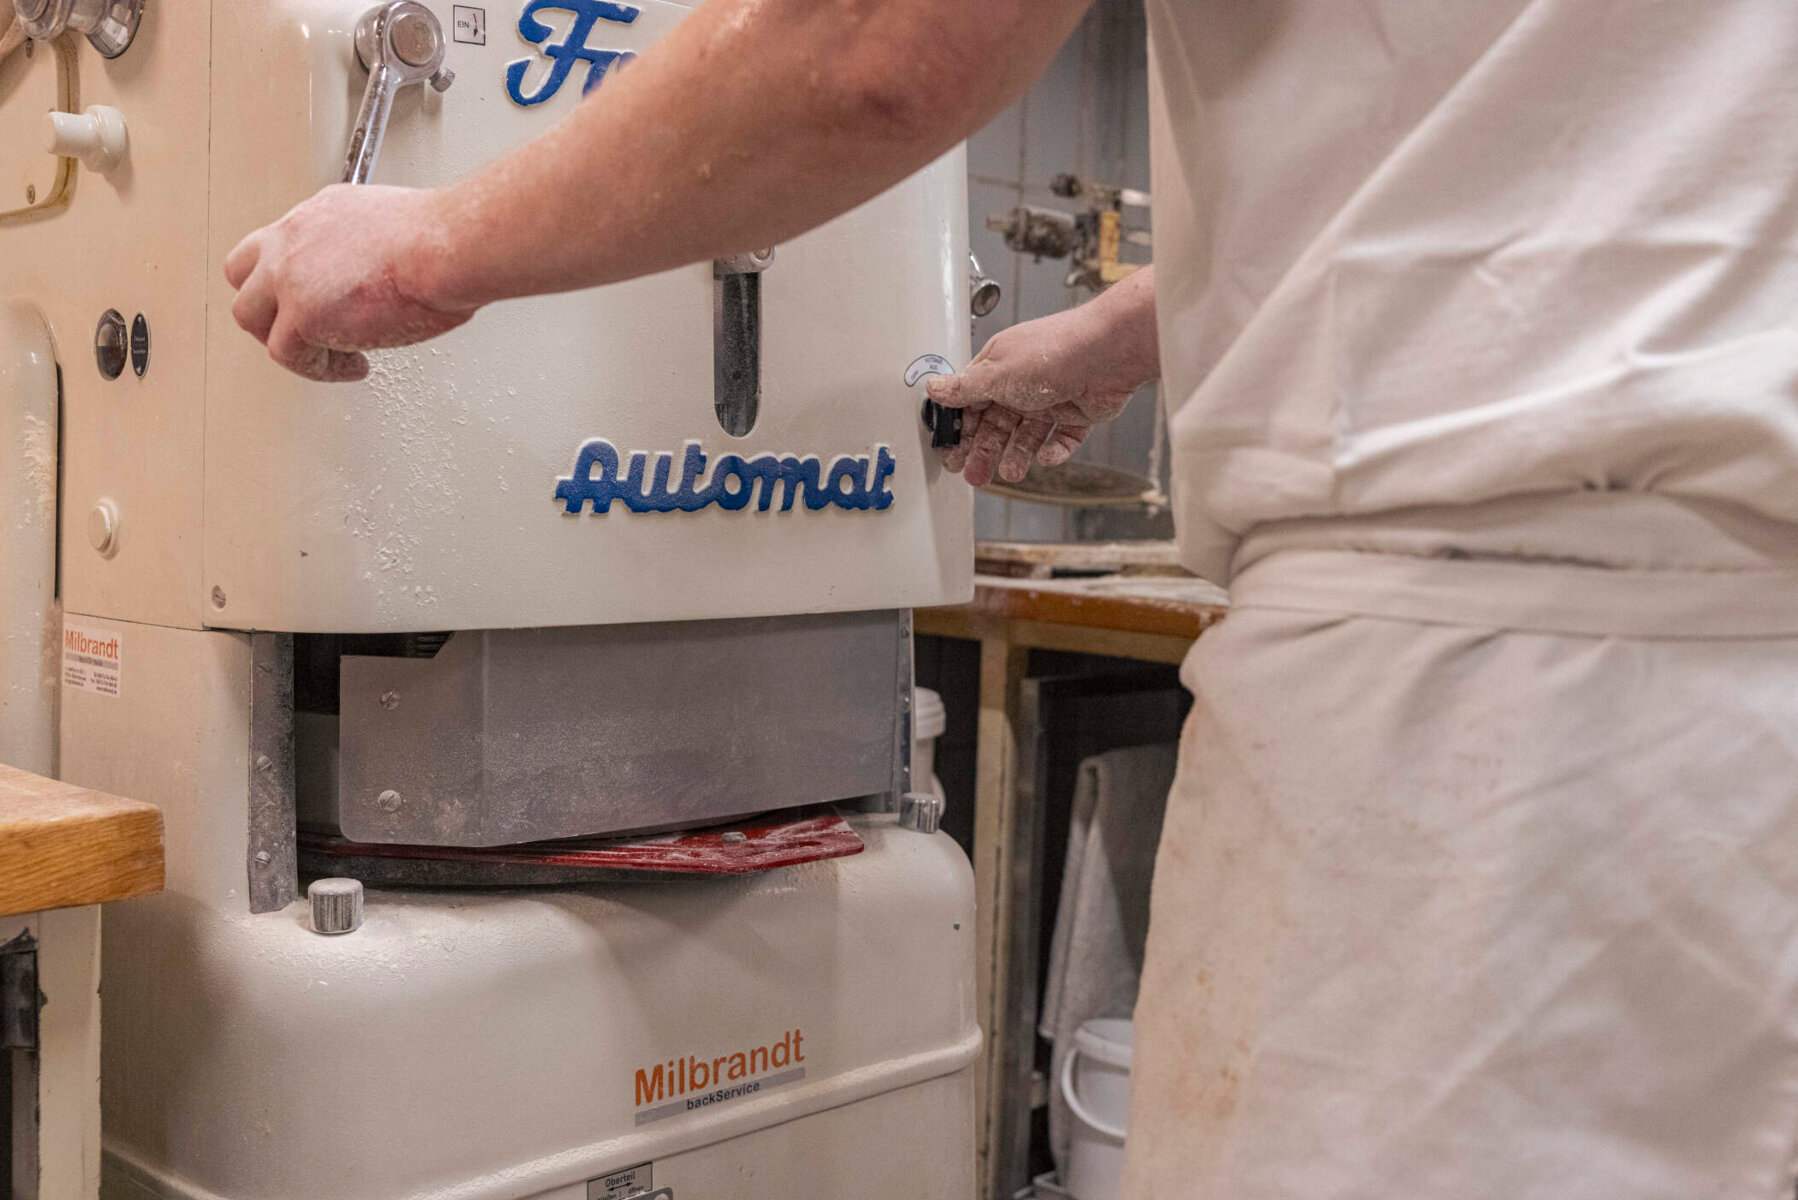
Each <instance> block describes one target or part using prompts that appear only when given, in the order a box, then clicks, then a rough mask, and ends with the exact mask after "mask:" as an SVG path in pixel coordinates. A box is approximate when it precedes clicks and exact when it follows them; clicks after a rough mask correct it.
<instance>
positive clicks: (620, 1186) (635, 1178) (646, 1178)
mask: <svg viewBox="0 0 1798 1200" xmlns="http://www.w3.org/2000/svg"><path fill="white" fill-rule="evenodd" d="M654 1165H655V1164H654V1163H644V1164H642V1165H641V1166H636V1167H626V1168H625V1169H624V1170H622V1171H614V1172H612V1173H611V1174H610V1175H601V1176H600V1177H599V1178H598V1179H589V1180H588V1181H587V1200H624V1198H625V1197H626V1196H640V1195H642V1194H643V1193H645V1192H648V1191H652V1190H654V1188H655V1183H654V1181H653V1178H652V1176H651V1173H650V1168H651V1167H653V1166H654Z"/></svg>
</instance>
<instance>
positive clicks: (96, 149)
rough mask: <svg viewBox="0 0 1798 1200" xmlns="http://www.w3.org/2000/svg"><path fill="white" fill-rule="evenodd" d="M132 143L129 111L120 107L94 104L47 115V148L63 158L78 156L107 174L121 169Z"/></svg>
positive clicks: (84, 163) (86, 163) (45, 131)
mask: <svg viewBox="0 0 1798 1200" xmlns="http://www.w3.org/2000/svg"><path fill="white" fill-rule="evenodd" d="M129 146H130V138H129V136H128V134H127V132H126V129H125V114H123V113H121V112H120V111H119V110H118V109H116V108H110V107H108V106H107V105H104V104H93V105H89V106H88V110H87V111H86V112H84V113H67V112H52V113H46V114H45V115H44V149H46V150H48V151H49V152H50V153H52V154H57V155H61V156H62V157H63V158H78V159H80V160H81V165H82V166H84V167H86V168H87V169H88V170H90V171H98V172H99V173H100V174H102V175H105V174H108V173H110V172H112V171H114V170H116V169H118V167H119V164H121V163H123V162H124V161H125V151H126V150H127V149H128V148H129Z"/></svg>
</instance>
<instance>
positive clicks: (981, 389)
mask: <svg viewBox="0 0 1798 1200" xmlns="http://www.w3.org/2000/svg"><path fill="white" fill-rule="evenodd" d="M1006 383H1007V372H1006V371H1005V370H1004V368H1002V367H998V366H995V365H994V364H993V362H992V361H991V360H990V359H987V358H985V357H981V358H976V359H975V360H974V361H973V362H971V363H969V364H968V365H967V366H966V367H965V368H964V369H963V370H962V372H961V374H959V375H932V376H931V377H930V378H929V379H928V380H926V381H925V383H924V390H925V391H926V392H927V393H929V395H930V398H931V399H932V400H935V401H936V402H937V403H938V404H941V405H942V406H943V407H944V408H967V407H969V406H970V405H974V404H992V403H994V402H997V401H1003V400H1005V399H1006V396H1005V394H1004V392H1005V385H1006Z"/></svg>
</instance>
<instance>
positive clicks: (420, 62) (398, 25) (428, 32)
mask: <svg viewBox="0 0 1798 1200" xmlns="http://www.w3.org/2000/svg"><path fill="white" fill-rule="evenodd" d="M444 50H445V44H444V37H443V26H442V24H440V23H439V22H438V20H437V14H436V13H434V12H432V11H431V10H430V9H428V8H426V7H425V6H424V5H423V4H420V3H419V2H418V0H389V2H388V3H386V4H383V5H381V6H379V7H378V8H371V9H369V10H368V11H367V12H366V13H364V14H362V19H361V20H360V21H358V22H357V23H356V57H357V58H358V59H360V60H361V62H362V65H363V67H364V68H366V69H367V71H368V86H367V87H366V88H364V89H363V92H362V107H361V109H360V110H358V111H357V113H356V127H355V129H354V130H352V131H351V133H350V150H349V154H348V156H347V157H346V158H345V160H344V164H343V181H344V182H345V183H367V182H368V180H369V176H371V175H373V174H374V170H375V161H376V160H377V159H378V158H380V156H381V141H382V139H383V138H384V137H385V136H386V134H387V118H388V117H389V116H390V115H391V114H392V112H393V98H394V96H395V95H396V94H398V92H399V90H400V89H401V88H403V87H407V86H409V85H411V84H414V83H424V82H428V83H430V85H431V86H432V87H433V88H435V89H436V90H437V91H440V92H441V91H444V90H445V89H447V88H448V87H449V85H450V84H451V83H453V82H454V81H455V78H456V75H455V72H453V71H451V70H450V69H449V68H448V67H445V66H444V65H443V54H444Z"/></svg>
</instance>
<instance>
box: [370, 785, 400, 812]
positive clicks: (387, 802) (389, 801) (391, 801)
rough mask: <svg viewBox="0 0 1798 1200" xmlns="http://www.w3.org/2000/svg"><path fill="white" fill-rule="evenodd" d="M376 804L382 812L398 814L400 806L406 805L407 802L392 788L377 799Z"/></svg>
mask: <svg viewBox="0 0 1798 1200" xmlns="http://www.w3.org/2000/svg"><path fill="white" fill-rule="evenodd" d="M375 803H376V804H379V805H380V806H381V811H382V812H398V811H399V810H400V805H401V804H403V803H405V801H404V800H403V799H401V797H400V794H399V793H398V792H396V791H394V790H393V789H392V788H388V789H387V790H386V791H384V792H382V793H381V794H380V795H379V796H376V797H375Z"/></svg>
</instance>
